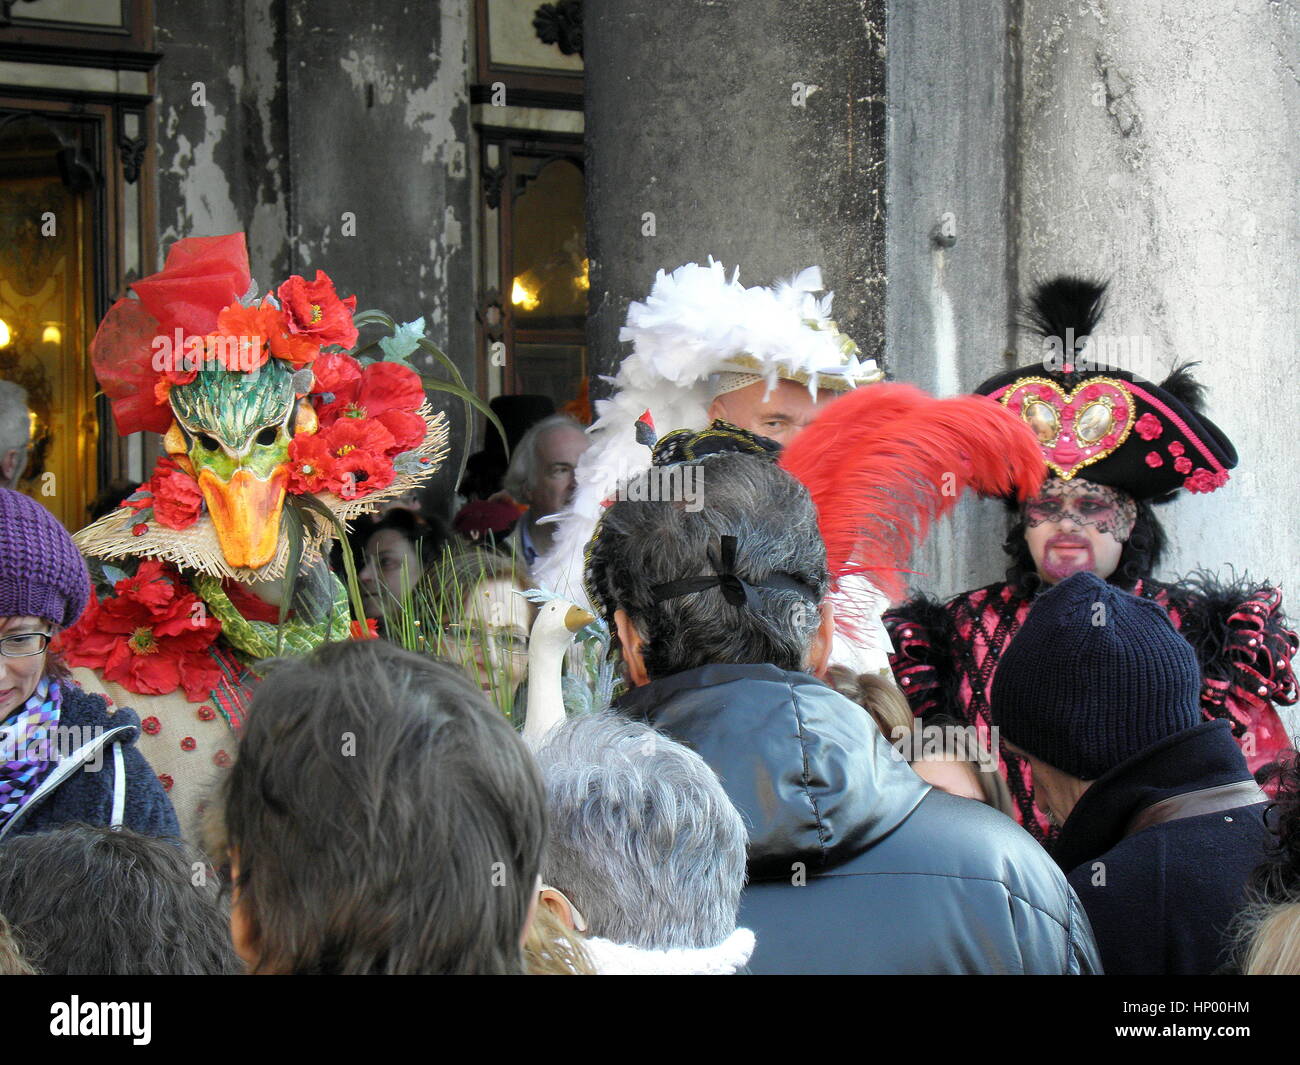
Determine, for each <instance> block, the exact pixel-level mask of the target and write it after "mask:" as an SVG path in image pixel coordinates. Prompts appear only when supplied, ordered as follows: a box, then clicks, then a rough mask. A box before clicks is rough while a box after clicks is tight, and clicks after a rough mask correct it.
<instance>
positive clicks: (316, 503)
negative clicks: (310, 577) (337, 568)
mask: <svg viewBox="0 0 1300 1065" xmlns="http://www.w3.org/2000/svg"><path fill="white" fill-rule="evenodd" d="M289 498H290V502H291V503H292V504H293V505H294V506H296V507H300V508H301V509H303V510H310V511H311V512H312V513H314V514H319V515H320V516H321V517H323V518H325V519H326V520H327V521H328V522H329V523H330V524H331V525H333V526H334V530H335V532H337V533H338V536H339V540H341V541H342V543H343V571H344V573H345V574H346V577H347V581H346V583H347V586H348V600H349V601H350V602H351V603H352V611H353V614H354V616H355V617H356V619H357V620H358V621H360V622H361V623H362V624H363V625H364V624H365V621H366V611H365V608H364V607H363V606H362V605H361V583H360V581H359V580H358V579H357V563H356V559H354V558H353V557H352V544H351V540H350V539H349V537H348V527H347V525H346V524H345V523H344V521H343V519H342V518H340V517H339V516H338V515H337V514H335V513H334V511H332V510H330V508H329V507H327V506H326V505H325V504H324V503H322V502H321V501H320V500H319V499H317V498H316V497H315V496H312V495H300V496H291V497H289Z"/></svg>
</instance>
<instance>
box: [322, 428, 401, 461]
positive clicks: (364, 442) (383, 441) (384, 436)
mask: <svg viewBox="0 0 1300 1065" xmlns="http://www.w3.org/2000/svg"><path fill="white" fill-rule="evenodd" d="M316 435H317V436H319V437H322V438H323V439H324V441H325V444H326V447H328V448H329V453H330V454H331V455H332V456H333V457H334V458H335V459H336V460H338V459H344V458H346V457H347V456H348V455H350V454H352V453H353V452H354V451H368V452H371V453H372V454H376V455H383V454H386V453H387V451H388V449H389V448H390V447H392V446H393V444H394V443H395V441H394V440H393V434H392V433H390V432H389V431H388V430H387V429H385V428H384V426H383V424H382V423H380V422H378V421H376V420H375V419H374V418H340V419H339V420H338V421H336V422H335V423H334V424H333V425H331V426H330V427H329V428H328V429H326V430H325V431H324V432H321V433H317V434H316Z"/></svg>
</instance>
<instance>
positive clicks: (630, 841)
mask: <svg viewBox="0 0 1300 1065" xmlns="http://www.w3.org/2000/svg"><path fill="white" fill-rule="evenodd" d="M537 760H538V764H539V765H540V767H541V771H542V778H543V780H544V782H545V786H546V800H547V814H548V819H549V833H548V841H547V851H546V859H545V862H544V865H543V873H542V875H543V879H544V880H545V881H546V882H547V884H548V885H550V886H551V887H553V888H555V889H557V890H558V891H560V892H563V894H564V895H565V897H566V898H567V900H568V901H569V903H571V904H572V907H573V908H574V909H576V911H577V912H578V913H579V914H581V916H582V918H583V919H584V921H585V924H586V931H587V933H588V935H590V936H596V937H599V938H601V939H606V940H609V941H611V942H613V943H620V944H629V945H632V946H635V947H640V948H643V949H646V950H703V949H707V948H712V947H717V946H718V945H719V944H721V943H723V942H724V941H725V940H727V939H728V937H730V936H731V935H732V933H733V932H734V931H735V928H736V910H737V907H738V906H739V904H740V892H741V888H742V887H743V885H744V882H745V826H744V824H743V823H742V821H741V818H740V814H739V813H738V812H737V810H736V808H735V807H734V806H733V805H732V803H731V800H730V799H728V798H727V794H726V792H725V791H724V790H723V788H722V785H721V784H720V783H719V781H718V779H717V777H716V776H715V775H714V773H713V771H712V770H711V769H710V768H709V767H708V766H707V765H706V764H705V762H704V760H703V759H702V758H701V757H700V756H699V755H697V754H695V753H694V752H693V751H691V750H689V749H688V748H686V747H684V746H682V745H681V744H680V743H677V742H676V741H674V740H671V739H669V738H668V737H667V736H664V735H662V734H661V733H658V732H656V731H655V730H654V729H652V728H650V727H649V726H647V725H644V724H641V723H639V722H636V721H629V720H627V719H626V718H623V717H620V716H619V715H617V714H613V713H602V714H592V715H587V716H582V717H577V718H573V719H571V720H569V721H567V722H565V723H564V724H562V725H560V726H559V727H558V728H556V729H555V730H554V731H552V732H551V733H550V734H549V735H548V736H547V737H546V740H545V741H544V743H543V744H542V745H541V747H540V749H539V750H538V751H537Z"/></svg>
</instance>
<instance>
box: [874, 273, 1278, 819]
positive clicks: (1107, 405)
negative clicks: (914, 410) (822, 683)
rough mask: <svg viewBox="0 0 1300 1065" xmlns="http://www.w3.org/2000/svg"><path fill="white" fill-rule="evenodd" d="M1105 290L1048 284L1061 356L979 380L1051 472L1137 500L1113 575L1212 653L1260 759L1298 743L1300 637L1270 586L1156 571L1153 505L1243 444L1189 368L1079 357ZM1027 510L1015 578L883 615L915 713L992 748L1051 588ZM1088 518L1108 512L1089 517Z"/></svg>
mask: <svg viewBox="0 0 1300 1065" xmlns="http://www.w3.org/2000/svg"><path fill="white" fill-rule="evenodd" d="M1103 295H1104V286H1102V285H1097V284H1094V283H1090V282H1084V281H1079V280H1076V279H1071V278H1060V279H1057V280H1056V281H1052V282H1048V283H1047V284H1045V285H1043V286H1041V287H1040V288H1039V289H1038V291H1037V292H1036V293H1035V296H1034V300H1033V305H1032V310H1031V313H1030V321H1031V322H1032V323H1033V324H1034V325H1035V327H1036V328H1037V330H1038V331H1039V332H1040V333H1041V334H1042V335H1043V336H1044V338H1045V339H1046V340H1047V342H1048V349H1049V350H1050V351H1053V352H1056V353H1059V357H1058V358H1049V359H1047V360H1044V363H1040V364H1035V365H1033V366H1030V367H1025V368H1022V369H1018V370H1011V371H1007V372H1005V373H1002V374H999V375H997V376H996V377H993V378H991V379H990V380H988V381H986V382H985V383H984V384H983V385H981V386H980V387H979V388H978V389H977V390H976V391H977V392H979V393H982V394H984V395H987V396H989V397H990V398H992V399H994V400H996V401H998V402H999V403H1001V404H1003V405H1004V406H1005V407H1006V408H1007V409H1008V410H1009V411H1011V412H1012V413H1014V414H1017V415H1018V416H1019V417H1020V418H1021V419H1022V420H1023V421H1024V422H1025V423H1026V424H1027V425H1028V426H1029V428H1030V429H1031V430H1033V432H1034V433H1035V435H1036V436H1037V438H1038V441H1039V445H1040V447H1041V448H1042V452H1043V458H1044V460H1045V461H1046V463H1047V466H1048V470H1049V477H1055V478H1057V479H1058V480H1060V481H1062V482H1066V483H1067V484H1069V483H1070V482H1072V481H1073V482H1075V483H1078V482H1084V481H1086V482H1091V484H1092V485H1101V486H1106V488H1108V489H1114V490H1117V491H1115V492H1114V493H1113V494H1114V496H1115V498H1116V500H1117V503H1116V507H1117V509H1118V508H1127V512H1128V515H1129V517H1130V519H1131V520H1132V532H1131V534H1130V536H1129V537H1128V539H1127V541H1126V542H1125V543H1124V548H1123V552H1122V554H1121V555H1120V561H1119V565H1118V566H1117V568H1116V570H1115V572H1114V573H1113V574H1111V576H1110V577H1109V578H1108V581H1109V582H1110V583H1111V584H1114V585H1116V586H1118V587H1121V588H1124V589H1125V590H1127V591H1131V592H1132V593H1133V594H1135V595H1138V596H1141V597H1143V598H1146V599H1151V600H1153V601H1155V602H1157V603H1159V604H1160V605H1161V606H1162V607H1164V608H1165V609H1166V610H1167V611H1168V612H1169V616H1170V619H1171V620H1172V621H1173V623H1174V625H1175V627H1177V628H1178V630H1179V631H1180V632H1181V634H1182V635H1183V637H1184V638H1185V639H1187V641H1188V642H1189V643H1190V644H1191V645H1192V647H1193V648H1194V649H1195V650H1196V653H1197V657H1198V659H1199V661H1200V664H1201V672H1202V677H1203V681H1202V687H1201V710H1202V712H1203V714H1204V715H1205V717H1206V718H1207V719H1213V718H1223V719H1226V720H1228V721H1230V722H1231V724H1232V731H1233V735H1234V736H1236V738H1237V741H1238V743H1239V744H1241V747H1242V750H1243V753H1244V754H1245V755H1246V759H1247V763H1248V764H1249V766H1250V768H1251V770H1252V771H1255V770H1258V769H1260V768H1261V767H1264V766H1266V765H1269V764H1271V763H1273V762H1275V761H1277V759H1278V757H1279V755H1280V754H1281V753H1282V752H1284V751H1286V750H1288V749H1289V748H1290V746H1291V742H1290V739H1289V738H1288V736H1287V733H1286V730H1285V728H1284V727H1283V726H1282V722H1281V721H1280V719H1279V717H1278V714H1277V711H1276V709H1275V707H1274V704H1279V705H1283V706H1289V705H1293V704H1294V703H1295V702H1296V701H1297V690H1296V680H1295V675H1294V673H1293V672H1292V668H1291V659H1292V657H1293V656H1294V655H1295V653H1296V650H1297V648H1298V647H1300V640H1298V639H1297V636H1296V634H1295V632H1293V631H1292V630H1291V629H1290V627H1289V626H1288V624H1287V619H1286V617H1285V615H1284V614H1283V612H1282V608H1281V595H1280V593H1279V592H1278V590H1277V589H1276V588H1274V587H1272V586H1271V585H1268V584H1266V583H1252V582H1250V581H1248V580H1245V579H1243V580H1234V581H1233V582H1231V583H1226V584H1225V583H1221V582H1220V581H1219V580H1218V579H1217V578H1216V577H1214V576H1212V575H1210V574H1206V573H1198V574H1195V575H1194V576H1192V577H1189V578H1187V579H1184V580H1181V581H1178V582H1176V583H1172V584H1166V583H1162V582H1159V581H1156V580H1153V579H1152V577H1151V573H1152V571H1153V570H1154V569H1155V567H1156V565H1157V564H1158V562H1159V559H1160V556H1161V554H1162V552H1163V550H1164V545H1165V536H1164V532H1163V530H1162V529H1161V527H1160V523H1159V520H1158V519H1157V518H1156V516H1155V513H1154V510H1153V509H1152V506H1153V504H1155V505H1160V504H1164V503H1168V502H1169V501H1171V500H1172V499H1174V498H1175V497H1176V495H1177V494H1178V492H1179V491H1180V490H1181V489H1186V490H1187V491H1189V492H1192V493H1208V492H1213V491H1215V490H1216V489H1217V488H1219V487H1220V486H1222V485H1223V484H1224V483H1226V482H1227V480H1228V476H1229V474H1228V471H1229V470H1231V469H1233V468H1234V467H1235V466H1236V464H1237V455H1236V451H1235V450H1234V449H1233V446H1232V444H1231V442H1230V441H1229V440H1228V438H1227V437H1226V436H1225V435H1224V434H1223V432H1222V431H1221V430H1220V429H1219V428H1218V427H1217V426H1216V425H1214V423H1213V422H1211V421H1210V420H1209V419H1208V418H1207V417H1206V416H1205V415H1204V413H1203V412H1202V403H1203V390H1202V388H1201V386H1200V385H1199V384H1197V382H1196V381H1195V380H1194V379H1193V378H1192V376H1191V375H1190V373H1189V372H1188V370H1187V368H1185V367H1184V368H1179V369H1177V370H1175V371H1174V372H1173V373H1172V374H1171V375H1170V376H1169V377H1168V378H1166V380H1165V381H1164V382H1162V383H1161V384H1160V385H1155V384H1152V383H1151V382H1149V381H1145V380H1143V379H1142V378H1140V377H1137V376H1135V375H1133V374H1131V373H1128V372H1127V371H1121V370H1104V371H1099V370H1093V369H1086V370H1085V369H1084V368H1083V367H1084V366H1086V357H1087V356H1086V349H1085V350H1084V352H1083V354H1082V355H1081V354H1080V353H1079V352H1080V349H1082V348H1083V344H1084V343H1086V341H1087V338H1088V337H1089V336H1091V335H1092V334H1093V332H1094V328H1095V326H1096V324H1097V321H1098V319H1099V318H1100V313H1101V305H1102V297H1103ZM1076 337H1077V338H1079V340H1080V343H1078V344H1076V343H1075V341H1074V338H1076ZM1076 364H1077V365H1076ZM1045 367H1046V368H1045ZM1076 476H1077V481H1075V478H1076ZM1060 498H1061V497H1058V502H1057V503H1056V504H1055V505H1058V506H1060V505H1064V506H1066V507H1068V506H1070V505H1071V503H1070V502H1069V496H1068V494H1066V495H1065V496H1064V499H1065V502H1064V503H1063V504H1062V503H1060V502H1059V499H1060ZM1042 520H1050V516H1049V517H1047V518H1044V519H1042ZM1027 521H1028V522H1030V523H1033V522H1034V515H1033V514H1032V513H1029V512H1027V513H1026V516H1024V517H1022V519H1021V521H1020V523H1019V524H1018V525H1017V526H1016V527H1015V528H1014V529H1013V530H1012V532H1011V535H1010V536H1009V538H1008V540H1007V543H1006V545H1005V546H1006V550H1007V551H1008V553H1009V554H1011V555H1012V558H1013V564H1012V566H1011V568H1010V570H1009V571H1008V579H1007V580H1006V581H1003V582H999V583H996V584H991V585H988V586H987V587H984V588H979V589H976V590H974V591H969V592H963V593H962V594H961V595H958V596H955V597H954V598H952V599H950V600H948V601H947V602H944V603H940V602H936V601H933V600H930V599H927V598H925V597H919V598H916V599H913V600H912V601H910V602H908V603H905V604H904V605H902V606H901V607H899V608H897V609H895V610H892V611H890V612H888V613H887V614H886V615H885V625H886V627H887V629H888V631H889V634H890V637H891V638H892V640H893V644H894V648H895V651H894V653H893V654H892V655H891V656H890V664H891V665H892V667H893V671H894V676H895V678H896V679H897V681H898V684H899V686H900V688H901V689H902V691H903V692H904V694H905V695H906V696H907V698H908V701H909V703H910V704H911V706H912V709H913V711H914V712H915V713H916V714H917V715H918V716H921V717H923V718H926V719H927V720H934V719H935V718H939V717H942V718H952V719H956V721H957V722H959V723H961V724H965V725H974V726H975V727H976V728H977V729H978V731H979V733H980V735H981V737H982V739H983V741H984V743H985V744H986V745H989V744H990V742H991V734H990V733H989V732H988V731H987V730H988V728H989V725H990V721H989V692H990V689H991V687H992V682H993V674H994V671H995V670H996V668H997V664H998V660H999V658H1000V657H1001V655H1002V652H1003V651H1004V650H1005V648H1006V646H1007V644H1008V643H1010V641H1011V638H1012V637H1013V636H1014V635H1015V634H1016V632H1017V631H1018V630H1019V628H1020V626H1021V624H1022V623H1023V621H1024V619H1025V615H1026V614H1027V613H1028V612H1029V609H1030V606H1031V605H1032V603H1033V600H1034V597H1035V595H1036V594H1037V593H1038V592H1039V591H1040V590H1042V588H1043V584H1042V582H1041V581H1040V579H1039V577H1038V575H1037V573H1036V571H1035V567H1034V563H1033V559H1032V557H1031V555H1030V553H1029V548H1028V545H1027V543H1026V542H1025V538H1024V530H1025V527H1026V522H1027ZM1076 521H1079V522H1080V523H1082V524H1089V523H1092V524H1096V523H1097V521H1096V520H1094V519H1091V518H1090V517H1088V516H1086V515H1081V516H1077V517H1076ZM1103 528H1104V526H1103ZM1105 680H1106V679H1105V678H1104V677H1098V678H1097V683H1099V684H1104V683H1105ZM999 753H1000V764H1001V766H1002V769H1003V772H1004V774H1005V776H1006V779H1007V785H1008V788H1009V789H1010V791H1011V795H1012V798H1013V800H1014V804H1015V808H1016V815H1017V820H1018V821H1020V822H1021V824H1023V825H1024V826H1025V828H1027V829H1028V830H1029V831H1030V832H1031V833H1033V834H1034V836H1035V837H1036V838H1038V839H1039V840H1042V841H1044V842H1048V841H1050V840H1051V839H1052V838H1053V836H1054V829H1053V828H1052V827H1051V826H1050V823H1049V822H1048V820H1047V818H1046V817H1045V815H1043V814H1042V813H1040V812H1039V811H1038V810H1037V809H1036V808H1035V807H1034V794H1033V780H1032V776H1031V774H1030V770H1029V766H1028V765H1027V764H1026V763H1025V762H1024V761H1023V760H1022V759H1020V758H1018V757H1017V756H1015V755H1014V754H1011V753H1010V752H1009V751H1007V750H1006V749H1005V745H1003V746H1002V750H1001V751H1000V752H999Z"/></svg>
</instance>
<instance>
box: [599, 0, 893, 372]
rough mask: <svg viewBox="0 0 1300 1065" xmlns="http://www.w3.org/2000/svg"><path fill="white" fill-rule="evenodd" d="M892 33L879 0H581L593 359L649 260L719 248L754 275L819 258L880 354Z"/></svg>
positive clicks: (610, 341)
mask: <svg viewBox="0 0 1300 1065" xmlns="http://www.w3.org/2000/svg"><path fill="white" fill-rule="evenodd" d="M884 33H885V23H884V3H883V0H855V2H846V0H743V2H742V0H715V2H711V3H701V2H699V0H601V2H600V3H599V4H590V5H588V7H587V13H586V21H585V25H584V34H585V60H586V77H587V81H586V92H587V114H586V120H587V156H588V166H587V181H588V200H587V204H588V206H587V225H588V235H587V240H588V251H589V255H590V257H591V280H592V285H591V317H590V319H589V323H588V341H589V344H590V346H591V352H592V360H591V365H592V369H593V372H594V373H611V372H613V370H614V368H615V367H616V366H617V363H618V360H619V359H620V358H621V357H622V356H623V355H624V354H625V352H624V350H623V349H622V348H621V346H620V345H619V344H618V330H619V328H620V326H621V325H622V323H623V320H624V317H625V315H626V311H627V305H628V303H629V302H630V301H631V300H633V299H638V298H643V297H644V296H645V295H646V294H647V293H648V292H649V290H650V285H651V283H652V282H653V280H654V275H655V271H656V270H659V269H661V268H665V269H672V268H674V267H677V266H680V265H681V264H682V263H685V262H691V261H703V260H704V259H705V258H706V256H708V255H710V254H712V255H714V256H715V257H716V258H718V259H720V260H721V261H722V262H723V263H725V264H726V265H727V266H728V267H732V266H734V265H735V264H737V263H739V264H740V269H741V273H740V276H741V280H742V281H746V282H748V283H749V284H759V283H762V284H768V283H771V282H772V281H775V280H777V279H779V278H781V277H788V276H790V275H792V274H793V273H794V272H795V271H797V270H799V269H801V268H803V267H805V266H809V265H811V264H813V263H817V264H819V265H820V266H821V267H822V270H823V275H824V277H825V280H826V284H827V286H828V287H829V288H831V289H833V290H834V291H835V307H834V310H835V317H836V319H837V321H838V323H839V325H840V327H841V328H842V329H843V330H844V331H845V332H847V333H848V334H849V335H850V336H852V337H853V338H854V339H855V340H856V341H857V342H858V344H859V345H860V346H861V348H862V350H863V351H864V353H866V354H869V355H875V356H877V357H878V356H879V355H880V354H881V347H882V344H883V334H884V241H883V233H884V228H883V227H884V210H885V205H884V104H883V92H884V47H885V40H884ZM593 387H594V388H595V389H599V388H600V384H599V382H595V381H593ZM596 394H600V393H599V391H598V392H597V393H596Z"/></svg>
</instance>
